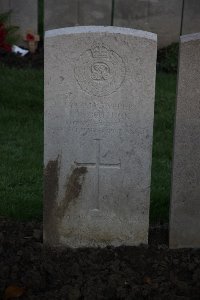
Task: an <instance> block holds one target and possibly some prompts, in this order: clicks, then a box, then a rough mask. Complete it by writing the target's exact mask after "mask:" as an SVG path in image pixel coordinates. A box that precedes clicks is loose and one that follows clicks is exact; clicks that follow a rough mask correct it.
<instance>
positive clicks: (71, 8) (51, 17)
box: [44, 0, 78, 30]
mask: <svg viewBox="0 0 200 300" xmlns="http://www.w3.org/2000/svg"><path fill="white" fill-rule="evenodd" d="M75 25H78V0H73V1H72V0H59V4H58V2H57V1H55V0H45V1H44V27H45V30H49V29H55V28H61V27H67V26H75Z"/></svg>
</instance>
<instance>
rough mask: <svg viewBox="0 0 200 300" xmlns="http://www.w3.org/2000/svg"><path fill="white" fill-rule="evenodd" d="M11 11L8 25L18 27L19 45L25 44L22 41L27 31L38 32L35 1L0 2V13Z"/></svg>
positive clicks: (3, 0) (1, 0) (14, 0)
mask: <svg viewBox="0 0 200 300" xmlns="http://www.w3.org/2000/svg"><path fill="white" fill-rule="evenodd" d="M9 10H11V11H12V13H11V16H10V24H11V25H14V26H18V27H19V34H20V40H19V44H22V45H23V44H26V43H25V42H24V41H23V39H24V36H25V35H26V33H27V31H28V30H29V31H32V32H33V33H37V32H38V1H37V0H0V13H4V12H8V11H9Z"/></svg>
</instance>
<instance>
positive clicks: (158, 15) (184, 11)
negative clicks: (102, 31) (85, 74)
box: [45, 0, 200, 48]
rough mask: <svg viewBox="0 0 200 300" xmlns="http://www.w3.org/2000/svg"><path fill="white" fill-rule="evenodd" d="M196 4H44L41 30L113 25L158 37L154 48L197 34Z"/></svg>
mask: <svg viewBox="0 0 200 300" xmlns="http://www.w3.org/2000/svg"><path fill="white" fill-rule="evenodd" d="M199 16H200V1H199V0H81V1H80V0H73V1H72V0H60V1H59V4H58V2H57V1H54V0H46V2H45V29H46V30H49V29H56V28H62V27H66V26H76V25H81V26H85V25H104V26H105V25H106V26H110V25H114V26H123V27H128V28H135V29H140V30H146V31H150V32H154V33H156V34H158V48H162V47H166V46H168V45H170V44H172V43H173V42H178V41H179V36H180V32H181V33H182V34H189V33H194V32H199V31H200V17H199Z"/></svg>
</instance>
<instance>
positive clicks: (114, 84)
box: [74, 43, 126, 97]
mask: <svg viewBox="0 0 200 300" xmlns="http://www.w3.org/2000/svg"><path fill="white" fill-rule="evenodd" d="M74 73H75V78H76V80H77V82H78V84H79V86H80V88H81V89H82V90H83V91H85V92H86V93H88V94H90V95H94V96H99V97H101V96H106V95H109V94H112V93H113V92H115V91H116V90H117V89H119V87H120V86H121V84H122V83H123V81H124V78H125V73H126V69H125V64H124V62H123V59H122V58H121V56H120V55H119V54H117V53H116V52H115V51H113V50H111V49H109V48H108V47H107V46H105V45H104V44H102V43H98V44H94V45H93V47H92V48H91V49H88V50H86V51H85V52H84V53H82V54H81V55H80V57H79V59H78V61H77V64H76V66H75V69H74Z"/></svg>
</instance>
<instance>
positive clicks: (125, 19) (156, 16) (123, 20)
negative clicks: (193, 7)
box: [114, 0, 190, 48]
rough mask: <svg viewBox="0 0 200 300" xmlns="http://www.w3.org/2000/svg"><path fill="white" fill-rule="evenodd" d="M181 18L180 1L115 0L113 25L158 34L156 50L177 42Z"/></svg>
mask: <svg viewBox="0 0 200 300" xmlns="http://www.w3.org/2000/svg"><path fill="white" fill-rule="evenodd" d="M189 1H190V0H189ZM181 16H182V0H176V1H174V0H134V1H133V0H126V1H124V0H115V10H114V25H115V26H125V27H132V28H137V29H141V30H147V31H151V32H154V33H156V34H158V48H163V47H166V46H168V45H170V44H172V43H174V42H178V40H179V36H180V28H181Z"/></svg>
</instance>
